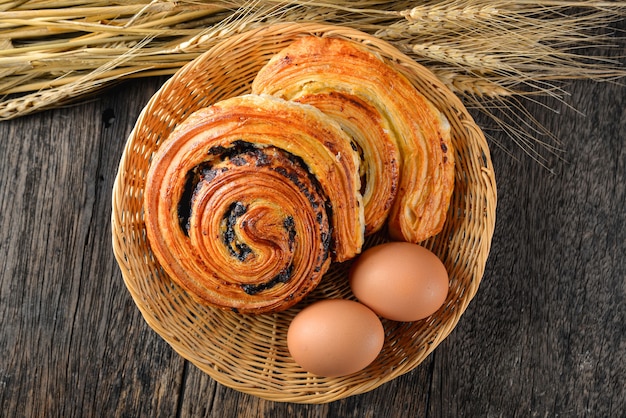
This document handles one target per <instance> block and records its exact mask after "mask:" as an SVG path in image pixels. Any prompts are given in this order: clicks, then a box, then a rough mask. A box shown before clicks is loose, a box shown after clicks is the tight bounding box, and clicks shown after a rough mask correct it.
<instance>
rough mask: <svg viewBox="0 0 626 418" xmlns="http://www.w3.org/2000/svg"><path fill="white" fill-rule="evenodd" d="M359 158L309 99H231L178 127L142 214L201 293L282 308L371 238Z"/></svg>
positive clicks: (156, 166)
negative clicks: (367, 235) (366, 234)
mask: <svg viewBox="0 0 626 418" xmlns="http://www.w3.org/2000/svg"><path fill="white" fill-rule="evenodd" d="M359 190H360V178H359V158H358V155H357V153H356V151H355V150H354V149H353V147H352V146H351V142H350V139H349V138H348V137H347V135H346V134H345V133H344V132H343V131H342V130H341V128H340V127H339V126H337V125H336V124H335V123H334V122H333V121H332V120H330V119H329V117H328V116H326V115H324V114H323V113H322V112H321V111H319V110H317V109H315V108H314V107H312V106H307V105H302V104H298V103H292V102H287V101H284V100H281V99H278V98H274V97H270V96H260V95H244V96H240V97H235V98H231V99H226V100H223V101H221V102H218V103H216V104H214V105H213V106H210V107H207V108H204V109H201V110H199V111H197V112H195V113H194V114H192V115H191V116H189V117H188V118H187V119H186V120H185V121H184V122H183V123H181V124H180V125H178V126H177V127H176V128H175V130H174V132H173V133H172V134H171V135H170V136H169V137H168V138H167V139H166V140H165V141H164V142H163V143H162V144H161V146H160V147H159V148H158V150H157V152H156V153H155V155H154V157H153V160H152V162H151V165H150V168H149V171H148V174H147V177H146V185H145V188H144V217H145V224H146V231H147V235H148V239H149V242H150V246H151V249H152V251H153V253H154V255H155V256H156V258H157V259H158V260H159V262H160V264H161V265H162V267H163V269H164V270H165V271H166V272H167V273H168V274H169V275H170V277H171V278H172V279H173V280H174V281H175V282H177V283H178V284H179V285H180V286H182V287H183V288H184V289H186V290H187V291H188V292H189V293H190V294H191V295H192V296H194V297H195V298H196V299H197V300H198V301H199V302H202V303H204V304H208V305H211V306H216V307H220V308H229V309H233V310H236V311H238V312H242V313H264V312H272V311H279V310H283V309H286V308H288V307H290V306H292V305H293V304H295V303H296V302H298V301H299V300H300V299H302V297H304V295H306V294H307V293H308V292H310V291H311V290H312V289H313V288H314V287H315V286H317V284H318V283H319V281H320V280H321V278H322V276H323V274H324V273H325V272H326V271H327V269H328V267H329V265H330V263H331V261H333V260H338V261H343V260H347V259H349V258H352V257H354V256H355V255H356V254H357V253H358V252H360V250H361V246H362V245H363V235H364V218H363V216H364V215H363V207H362V206H363V205H362V197H361V194H360V192H359Z"/></svg>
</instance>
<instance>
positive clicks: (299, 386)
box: [111, 23, 497, 403]
mask: <svg viewBox="0 0 626 418" xmlns="http://www.w3.org/2000/svg"><path fill="white" fill-rule="evenodd" d="M304 35H318V36H335V37H343V38H347V39H352V40H354V41H357V42H360V43H362V44H363V45H365V46H366V47H367V48H368V49H370V50H371V51H373V52H375V53H377V54H378V55H380V56H382V57H384V58H385V59H387V60H388V61H389V62H392V64H393V65H395V66H396V68H397V69H398V70H400V71H401V72H402V73H404V74H405V75H406V76H407V77H408V78H410V79H411V81H412V82H414V81H416V80H417V82H420V83H423V85H425V86H428V87H429V89H430V90H429V94H432V95H433V96H434V97H437V98H440V99H441V100H443V101H444V102H445V104H446V106H447V107H446V109H445V111H446V112H447V116H448V117H449V119H452V121H451V122H452V125H453V131H454V132H455V134H456V136H457V137H458V138H460V139H459V140H464V141H467V142H468V143H467V144H465V143H464V147H466V148H467V149H468V154H462V155H460V157H461V158H458V162H457V168H456V170H459V174H458V175H457V176H456V180H455V181H456V182H457V183H459V184H460V185H461V186H462V187H465V188H467V189H471V192H472V194H473V196H472V198H473V199H475V201H472V202H471V204H467V203H466V201H467V199H469V197H467V196H461V197H459V196H456V198H457V199H458V201H459V203H458V204H457V207H458V208H460V209H458V208H457V211H461V212H462V211H467V212H468V213H469V214H463V215H462V217H463V216H464V218H463V221H464V222H467V223H470V221H469V220H467V219H466V218H470V217H471V218H472V220H471V221H472V222H471V231H469V230H468V231H465V230H464V231H462V232H463V234H458V235H464V236H465V235H468V236H470V235H471V237H470V238H467V237H465V238H463V239H464V240H465V241H463V243H464V244H463V247H462V248H463V254H462V255H461V256H459V255H456V254H450V252H452V250H451V248H452V244H448V243H444V242H445V241H449V242H456V241H454V240H456V239H457V238H456V236H457V235H454V236H453V234H452V233H450V237H444V236H440V237H435V238H433V239H432V240H429V241H427V242H425V243H424V245H425V246H428V247H431V248H433V249H438V251H441V252H445V254H446V255H445V257H446V260H453V259H456V258H458V257H460V258H464V256H465V255H467V259H468V260H471V261H472V262H471V263H468V264H469V265H468V266H466V267H464V269H465V270H464V271H467V273H463V275H461V274H459V275H458V276H459V277H458V281H459V282H462V283H463V286H462V288H460V289H459V294H458V295H456V296H452V299H453V302H454V303H450V304H449V305H450V306H449V308H446V309H445V312H446V314H445V315H446V316H445V318H444V319H445V320H442V319H440V318H437V316H436V315H435V316H434V317H433V318H430V319H429V320H428V321H427V323H426V322H425V323H424V324H420V325H419V326H418V328H417V331H416V328H414V327H413V325H405V324H394V325H393V331H390V335H396V334H395V333H402V332H405V333H406V334H407V335H414V334H415V335H421V334H419V333H420V332H421V331H420V330H422V329H423V328H424V327H431V328H433V329H436V331H432V332H431V331H429V333H428V336H429V341H427V342H423V343H422V345H421V346H420V347H413V346H409V347H408V348H404V347H399V349H401V350H406V351H407V352H409V353H410V354H409V355H407V356H406V357H405V358H404V359H403V360H402V361H401V362H398V364H391V365H386V366H385V367H381V368H380V369H376V368H369V369H366V370H365V371H363V372H361V373H359V374H357V375H350V376H346V377H340V378H332V379H331V378H320V377H316V376H312V375H307V374H304V373H302V374H298V373H296V374H294V372H292V371H291V368H290V367H291V366H290V365H289V364H287V362H286V361H285V360H284V352H283V351H284V350H282V348H281V345H280V343H276V345H277V347H278V348H277V349H276V350H277V352H276V353H274V355H275V358H274V359H273V362H271V361H270V362H269V363H267V361H268V360H267V359H265V362H266V363H265V364H264V365H259V364H258V361H257V360H256V357H259V356H260V355H261V354H260V353H258V352H257V348H256V347H252V348H250V347H249V346H248V345H246V343H244V342H241V341H233V342H232V344H231V345H228V344H225V346H224V347H221V348H217V349H216V348H215V347H208V348H207V349H206V350H207V351H204V346H203V345H201V344H200V345H198V346H196V348H195V349H193V350H191V349H189V347H188V346H187V345H186V344H183V342H182V341H183V339H184V338H190V339H193V340H194V342H195V341H196V339H197V340H198V341H199V340H201V339H202V338H205V337H206V335H204V334H203V333H205V331H204V330H206V329H207V328H209V327H211V326H213V325H212V318H208V319H207V318H198V314H197V313H196V312H193V313H189V312H185V313H180V320H181V321H183V322H184V321H187V322H193V325H189V324H187V323H186V322H185V326H186V327H188V328H185V331H182V332H179V330H177V329H174V330H173V329H171V327H170V328H168V326H166V324H164V322H165V319H164V318H167V317H168V315H169V314H170V312H169V311H168V310H167V309H168V308H169V306H170V305H171V306H187V305H185V303H187V302H185V301H184V300H183V299H184V297H183V296H182V295H181V292H182V291H181V290H179V289H177V288H176V287H173V286H171V285H169V284H167V285H162V286H161V287H162V288H166V289H167V291H165V292H162V293H160V294H158V295H154V294H152V292H153V291H152V290H151V288H148V286H150V285H151V284H152V283H154V282H156V281H159V282H161V281H162V282H168V281H169V278H167V277H166V276H165V274H164V273H163V272H162V271H160V270H159V269H158V268H157V269H152V270H150V269H149V266H151V265H154V264H155V261H154V260H153V258H152V255H151V253H150V251H149V248H147V247H146V245H147V243H146V242H145V237H142V234H145V231H143V230H142V228H141V225H142V220H141V210H137V209H135V210H133V211H130V212H129V211H128V207H129V205H130V204H129V203H128V202H129V201H131V200H132V201H133V202H134V201H136V200H138V199H139V198H140V195H141V186H142V183H141V182H142V175H143V174H142V173H143V170H145V167H143V166H141V167H140V166H137V165H136V164H135V160H132V158H134V157H136V156H140V157H141V158H142V159H141V160H140V161H142V164H143V161H144V160H148V161H149V158H150V155H151V154H150V153H151V152H152V151H150V150H147V149H146V148H149V147H158V141H159V140H160V139H157V140H154V139H152V140H151V142H150V141H146V138H145V135H144V136H142V135H143V134H142V132H144V130H147V131H150V129H148V127H147V125H148V124H149V123H153V121H154V120H155V118H157V117H160V118H162V119H163V120H167V118H168V116H169V115H171V114H174V113H175V112H179V113H181V112H182V113H181V115H183V116H181V115H178V113H177V115H178V116H177V117H179V118H180V117H184V114H186V112H185V111H181V110H180V109H178V107H177V106H175V105H176V103H170V102H171V101H172V100H174V99H172V92H175V91H176V89H178V88H179V87H181V80H188V79H195V80H197V79H201V77H199V76H198V74H196V72H197V71H198V69H199V68H200V66H206V65H208V63H210V62H212V61H211V60H214V59H215V58H216V57H222V58H223V57H225V56H226V57H227V56H228V54H230V53H232V52H231V51H233V50H237V51H239V50H244V52H245V48H252V46H259V45H263V46H267V45H269V47H268V48H269V49H271V48H272V47H273V46H272V44H273V43H274V42H283V43H284V42H287V41H288V40H289V39H292V38H293V39H296V38H297V37H299V36H304ZM281 45H282V44H281ZM237 48H239V50H238V49H237ZM252 51H253V50H252V49H250V51H249V52H250V55H251V56H254V57H256V55H255V54H253V53H252ZM254 51H256V49H255V50H254ZM251 59H260V58H259V57H256V58H251ZM264 59H267V58H264ZM194 74H196V77H194V76H193V75H194ZM211 81H212V80H200V81H199V82H201V83H210V82H211ZM194 82H195V81H194ZM244 87H245V86H244ZM244 91H245V89H244ZM228 93H229V94H230V93H231V92H230V91H229V92H228ZM166 99H167V100H166ZM168 106H169V107H168ZM155 115H158V116H155ZM164 124H165V125H167V123H164ZM166 129H169V128H166ZM156 137H157V138H160V137H159V136H158V135H157V136H156ZM464 149H465V148H464ZM456 189H457V187H456V185H455V192H454V194H453V198H454V196H455V194H456V193H457V190H456ZM463 190H465V189H463ZM496 200H497V193H496V182H495V176H494V170H493V166H492V163H491V158H490V152H489V147H488V145H487V142H486V140H485V137H484V135H483V133H482V131H481V130H480V128H479V127H478V126H477V125H476V124H475V122H474V121H473V119H472V117H471V115H470V114H469V113H468V111H467V110H466V109H465V107H464V106H463V104H462V102H461V100H460V99H459V98H458V97H457V96H455V95H454V94H453V93H452V92H451V91H450V90H448V89H447V88H446V87H445V86H444V84H443V83H442V82H441V81H439V80H438V79H437V78H436V76H435V75H434V74H432V73H431V72H430V71H428V70H427V69H426V68H424V67H423V66H421V65H420V64H418V63H416V62H415V61H414V60H412V59H410V58H409V57H407V56H405V55H403V54H402V53H400V52H399V51H397V49H395V48H394V47H393V46H392V45H390V44H388V43H386V42H385V41H382V40H380V39H378V38H375V37H373V36H371V35H368V34H366V33H363V32H361V31H358V30H355V29H351V28H347V27H342V26H335V25H320V24H315V23H308V24H301V23H283V24H273V25H267V26H260V27H257V28H254V29H250V30H248V31H245V32H242V33H240V34H236V35H231V36H230V37H228V38H226V39H225V40H223V41H220V42H219V43H217V44H216V45H214V46H213V47H212V48H210V49H209V50H207V51H206V52H205V53H203V54H202V55H200V56H199V57H198V58H196V59H194V60H193V61H191V62H189V63H188V64H186V65H185V66H184V67H182V68H181V69H180V70H179V71H178V72H177V73H176V74H175V75H173V76H172V77H171V78H170V79H169V80H167V81H166V82H165V83H164V84H163V85H162V87H161V88H160V89H159V90H158V91H157V92H156V93H155V94H154V95H153V97H152V98H151V99H150V100H149V102H148V103H147V104H146V106H145V107H144V109H143V110H142V112H141V114H140V116H139V118H138V119H137V121H136V124H135V126H134V128H133V130H132V132H131V134H130V135H129V138H128V140H127V143H126V145H125V147H124V150H123V153H122V156H121V159H120V163H119V167H118V172H117V175H116V178H115V183H114V188H113V196H112V214H111V220H112V222H111V223H112V240H113V251H114V255H115V257H116V260H117V262H118V265H119V267H120V270H121V272H122V278H123V280H124V283H125V285H126V287H127V289H128V291H129V292H130V294H131V296H132V298H133V301H134V302H135V304H136V306H137V308H138V309H139V311H140V312H141V314H142V316H143V317H144V319H145V320H146V322H147V324H148V325H149V326H150V327H151V328H152V329H153V330H154V331H155V332H157V333H158V334H159V335H160V336H161V337H162V338H163V339H164V340H165V341H167V342H168V344H169V345H170V346H171V347H172V348H173V349H174V350H175V351H176V352H177V353H179V354H180V355H181V356H182V357H184V358H185V359H187V360H189V361H191V362H192V363H193V364H194V365H195V366H197V367H198V368H200V369H201V370H202V371H204V372H205V373H207V374H208V375H209V376H210V377H211V378H213V379H214V380H216V381H217V382H219V383H221V384H223V385H225V386H228V387H230V388H232V389H235V390H238V391H241V392H244V393H248V394H252V395H255V396H258V397H261V398H264V399H268V400H273V401H281V402H294V403H326V402H331V401H334V400H338V399H342V398H345V397H347V396H352V395H356V394H360V393H364V392H367V391H370V390H372V389H375V388H376V387H379V386H380V385H382V384H384V383H386V382H388V381H390V380H392V379H394V378H396V377H398V376H400V375H402V374H405V373H407V372H410V371H411V370H413V369H414V368H416V367H417V366H418V365H419V364H420V363H421V362H422V361H423V360H424V359H425V358H426V357H427V356H428V355H429V354H430V353H431V352H432V351H433V350H434V349H435V348H436V347H437V346H438V345H439V344H440V343H441V342H442V341H443V340H444V339H445V338H446V337H447V336H448V335H449V334H450V332H451V331H452V330H453V329H454V327H455V326H456V325H457V323H458V321H459V320H460V317H461V315H462V314H463V313H464V311H465V310H466V308H467V306H468V305H469V303H470V302H471V300H472V299H473V297H474V295H475V294H476V292H477V290H478V286H479V284H480V281H481V279H482V276H483V273H484V269H485V264H486V259H487V256H488V254H489V251H490V247H491V239H492V236H493V231H494V227H495V209H496ZM450 230H451V232H454V231H455V230H454V228H453V227H452V226H451V227H450ZM459 245H460V244H459ZM455 266H456V264H455ZM455 268H456V267H455ZM452 276H453V274H451V280H453V278H452ZM461 276H463V277H461ZM465 276H471V277H465ZM466 281H467V285H465V282H466ZM166 305H167V306H166ZM176 309H178V308H176ZM185 309H186V310H187V311H188V310H189V308H185ZM177 314H178V313H177ZM217 315H219V318H218V319H219V321H224V320H227V321H234V322H232V324H233V325H232V326H233V327H235V328H239V327H242V328H244V327H246V326H249V324H248V322H246V321H248V318H247V317H246V318H243V319H236V318H235V319H231V318H230V317H229V318H226V319H224V318H225V317H222V316H221V315H222V313H219V314H215V316H217ZM233 315H234V316H236V315H237V314H233ZM280 315H281V314H274V315H270V316H264V317H263V318H261V319H255V321H256V322H255V324H256V325H258V326H259V327H262V329H261V328H259V329H258V331H256V332H255V330H250V332H251V335H252V336H254V335H257V334H259V335H260V334H262V333H266V331H267V329H271V328H272V327H273V328H279V331H281V332H282V328H284V326H285V323H286V322H285V319H284V318H281V316H280ZM208 316H213V314H211V315H208ZM216 320H217V319H216ZM237 321H240V322H241V324H240V323H239V322H237ZM229 324H231V322H229ZM259 324H260V325H259ZM203 327H204V328H203ZM429 329H430V328H429ZM190 330H191V331H190ZM261 331H262V333H261ZM193 333H197V335H191V334H193ZM262 335H266V334H262ZM400 335H404V334H400ZM416 338H417V337H416ZM259 341H261V340H259ZM261 343H263V342H262V341H261V342H260V344H261ZM390 344H391V343H390ZM198 347H199V348H198ZM272 347H273V346H272ZM248 349H249V350H250V353H248V352H247V351H245V350H248ZM237 350H240V351H242V352H241V353H236V351H237ZM281 350H282V351H281ZM411 350H413V351H411ZM265 355H266V356H270V357H271V355H272V354H265ZM381 355H383V354H381ZM281 356H282V357H281ZM222 357H226V358H230V357H234V358H235V360H237V361H240V364H238V363H235V364H233V363H232V361H231V362H230V363H224V364H223V363H220V361H221V358H222ZM218 358H219V360H217V359H218ZM268 364H269V366H268ZM257 368H260V369H263V371H262V372H259V376H261V378H260V379H259V380H258V381H257V379H256V377H255V376H256V375H255V374H254V370H256V369H257ZM266 369H267V370H266Z"/></svg>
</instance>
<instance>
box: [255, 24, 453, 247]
mask: <svg viewBox="0 0 626 418" xmlns="http://www.w3.org/2000/svg"><path fill="white" fill-rule="evenodd" d="M252 92H253V93H256V94H271V95H275V96H277V97H280V98H283V99H286V100H292V101H300V102H304V103H311V104H314V105H316V106H319V107H320V109H322V110H325V111H327V112H328V113H329V115H330V116H331V117H333V118H334V119H335V120H337V121H338V123H340V125H342V126H344V127H345V126H346V125H351V126H352V127H355V126H356V127H357V129H348V131H349V132H350V133H351V134H352V136H353V140H354V142H355V143H357V144H358V145H359V147H360V149H361V150H365V151H364V152H363V153H362V155H363V157H365V158H364V162H363V166H364V169H365V175H364V189H363V190H364V191H365V193H364V194H365V196H367V198H365V199H364V200H365V205H366V207H365V213H366V214H368V215H367V216H366V222H369V225H368V226H367V228H368V231H370V232H371V231H375V230H376V229H378V228H379V226H380V222H381V219H380V218H381V217H385V216H386V220H387V226H388V229H389V233H390V235H391V237H392V238H394V239H398V240H403V241H409V242H420V241H423V240H424V239H426V238H428V237H430V236H433V235H436V234H437V233H438V232H440V231H441V229H442V227H443V224H444V222H445V218H446V215H447V210H448V206H449V203H450V197H451V195H452V189H453V185H454V152H453V150H452V146H451V140H450V125H449V123H448V121H447V119H446V117H445V116H444V115H443V114H442V113H441V112H440V111H439V110H438V109H437V108H436V107H435V106H434V105H433V104H432V103H431V102H430V101H429V100H428V99H427V98H426V97H425V96H424V95H423V94H421V93H420V92H419V91H418V90H417V89H416V88H415V86H413V85H412V84H411V83H410V82H409V81H408V79H407V78H406V77H404V76H403V75H402V74H401V73H400V72H399V71H397V70H396V69H395V68H394V67H392V66H391V65H390V64H388V63H387V62H384V61H382V60H381V59H379V58H378V57H377V56H376V55H374V54H373V53H372V52H370V51H368V50H366V49H365V48H362V47H361V46H359V45H358V44H357V43H356V42H354V41H348V40H344V39H340V38H331V37H328V38H321V37H315V36H305V37H303V38H300V39H299V40H297V41H295V42H293V43H292V44H291V45H289V46H287V47H286V48H285V49H283V50H282V51H281V52H279V53H278V54H276V55H274V56H273V57H272V58H271V59H270V60H269V62H268V63H267V64H266V65H265V66H264V67H263V68H262V69H261V70H260V71H259V73H258V74H257V76H256V78H255V79H254V81H253V84H252ZM347 103H350V104H356V103H362V104H364V105H365V106H367V109H368V110H367V112H363V113H362V115H359V116H355V113H354V111H353V110H351V109H350V107H349V105H348V106H346V104H347ZM329 109H331V110H330V111H329ZM372 109H373V110H374V111H372ZM368 115H370V116H368ZM374 115H375V116H374ZM355 118H357V119H358V120H356V121H355ZM353 122H355V123H353ZM373 124H377V125H378V128H377V129H375V132H377V133H379V134H378V140H377V141H376V140H371V139H370V138H365V137H367V136H368V135H371V134H372V132H374V130H373V129H372V125H373ZM359 125H360V127H359ZM372 156H375V157H374V158H379V159H380V161H381V162H380V163H379V162H373V160H372ZM396 159H397V163H394V160H396ZM382 161H384V162H382ZM398 173H399V176H398V175H397V174H398ZM396 184H397V186H396ZM379 187H382V190H381V192H380V193H381V195H380V196H378V195H376V194H374V193H370V192H369V190H368V189H376V188H379ZM368 193H370V194H368ZM381 196H383V197H381ZM384 197H388V198H391V199H392V203H391V204H390V202H389V201H388V200H387V199H385V198H384ZM376 205H378V206H382V208H377V209H372V206H376ZM387 206H388V208H387ZM372 214H375V215H372Z"/></svg>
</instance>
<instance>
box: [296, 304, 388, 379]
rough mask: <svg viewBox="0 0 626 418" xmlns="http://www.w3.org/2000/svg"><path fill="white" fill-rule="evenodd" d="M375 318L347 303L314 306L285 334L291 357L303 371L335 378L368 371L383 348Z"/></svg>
mask: <svg viewBox="0 0 626 418" xmlns="http://www.w3.org/2000/svg"><path fill="white" fill-rule="evenodd" d="M384 338H385V331H384V329H383V325H382V323H381V322H380V319H379V318H378V316H377V315H376V314H375V313H374V312H372V310H371V309H369V308H368V307H366V306H364V305H362V304H361V303H358V302H355V301H352V300H346V299H327V300H323V301H320V302H315V303H313V304H312V305H309V306H307V307H306V308H304V309H303V310H302V311H300V312H299V313H298V314H297V315H296V317H295V318H294V319H293V321H292V322H291V324H290V326H289V330H288V331H287V346H288V348H289V352H290V353H291V356H292V357H293V359H294V360H295V362H296V363H298V364H299V365H300V366H301V367H302V368H303V369H304V370H306V371H308V372H310V373H313V374H315V375H318V376H324V377H337V376H345V375H348V374H351V373H354V372H357V371H359V370H361V369H363V368H365V367H367V366H368V365H369V364H370V363H371V362H372V361H374V359H376V357H377V356H378V354H379V353H380V350H381V349H382V347H383V342H384Z"/></svg>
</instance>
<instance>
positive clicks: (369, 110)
mask: <svg viewBox="0 0 626 418" xmlns="http://www.w3.org/2000/svg"><path fill="white" fill-rule="evenodd" d="M295 101H297V102H299V103H306V104H309V105H312V106H314V107H316V108H318V109H320V110H321V111H322V112H324V113H325V114H326V115H328V116H330V117H331V118H333V119H334V120H336V121H337V122H338V123H339V125H340V126H341V128H342V129H343V130H344V131H345V132H346V133H348V135H349V136H350V137H351V138H352V141H353V143H354V147H355V148H356V149H357V150H358V152H359V155H360V157H361V168H360V174H361V193H362V195H363V205H364V211H365V234H366V235H369V234H372V233H374V232H377V231H378V230H380V229H381V228H382V227H383V225H384V223H385V221H386V219H387V216H388V215H389V211H390V210H391V205H392V204H393V201H394V199H395V197H396V192H397V189H398V183H399V177H400V172H399V171H400V168H399V165H400V155H399V154H400V153H399V150H398V147H397V146H396V143H395V142H394V141H393V140H392V139H391V138H390V136H389V132H390V130H391V128H390V127H389V126H388V125H387V123H386V121H385V120H384V119H383V118H382V117H381V116H380V113H379V112H378V110H377V109H376V108H374V107H373V106H371V105H370V104H368V103H367V102H365V101H364V100H362V99H361V98H359V97H358V96H354V95H352V94H349V93H345V92H341V91H335V90H330V91H321V90H320V91H319V92H316V93H307V94H303V95H300V96H299V97H298V98H297V99H295ZM380 173H384V174H385V175H381V174H380Z"/></svg>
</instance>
